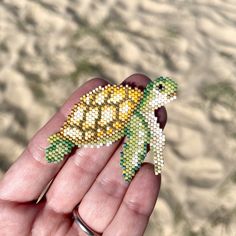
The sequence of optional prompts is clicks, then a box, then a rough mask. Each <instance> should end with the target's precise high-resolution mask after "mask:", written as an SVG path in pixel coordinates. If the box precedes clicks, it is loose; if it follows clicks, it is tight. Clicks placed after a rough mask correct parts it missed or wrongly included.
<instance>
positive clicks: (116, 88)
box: [46, 77, 177, 182]
mask: <svg viewBox="0 0 236 236" xmlns="http://www.w3.org/2000/svg"><path fill="white" fill-rule="evenodd" d="M176 91H177V84H176V83H175V82H174V81H173V80H172V79H170V78H164V77H159V78H157V79H155V80H154V81H152V82H150V83H149V84H148V85H147V87H146V88H145V89H144V91H141V90H140V89H138V88H132V87H130V86H129V85H107V86H105V87H98V88H96V89H94V90H92V91H90V92H89V93H87V94H85V95H84V96H82V97H81V98H80V101H79V103H77V104H75V105H74V107H73V108H72V110H71V113H70V115H69V116H68V117H67V120H66V121H65V123H64V125H63V126H62V127H61V129H60V131H59V132H58V133H55V134H53V135H51V136H50V137H49V143H50V146H49V147H48V148H47V149H46V159H47V161H48V162H59V161H61V160H63V158H64V156H65V155H66V154H69V153H70V152H71V151H72V149H73V147H75V146H78V147H82V146H83V147H100V146H102V145H110V144H112V143H113V142H115V141H117V140H119V139H121V138H122V137H124V136H126V137H127V140H126V142H125V143H124V145H123V150H122V152H121V159H120V165H121V168H122V173H123V176H124V179H125V180H126V181H128V182H130V181H131V180H132V178H133V177H134V175H135V173H136V172H137V171H138V169H139V168H140V167H141V164H142V163H143V161H144V158H145V156H146V153H147V145H148V144H150V149H151V151H152V152H153V159H154V166H155V174H159V173H161V169H162V166H163V164H164V160H163V149H164V145H165V136H164V134H163V132H162V129H161V128H160V126H159V123H158V120H157V118H156V117H155V115H154V110H155V109H157V108H159V107H161V106H163V105H165V104H166V103H168V102H170V101H172V100H173V99H175V98H176Z"/></svg>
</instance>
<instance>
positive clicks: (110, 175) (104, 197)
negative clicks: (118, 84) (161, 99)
mask: <svg viewBox="0 0 236 236" xmlns="http://www.w3.org/2000/svg"><path fill="white" fill-rule="evenodd" d="M149 81H150V79H149V78H147V77H146V76H144V75H140V74H135V75H133V76H131V77H129V78H128V79H127V80H126V81H125V83H131V84H133V83H134V82H135V83H136V85H142V86H143V87H145V86H146V84H147V83H148V82H149ZM121 150H122V146H120V147H119V148H118V149H117V150H116V152H115V153H114V155H113V156H112V157H111V159H110V160H109V162H108V164H107V165H106V167H105V168H104V169H103V171H102V172H101V173H100V174H99V176H98V177H97V179H96V181H95V182H94V184H93V185H92V187H91V188H90V189H89V191H88V192H87V194H86V195H85V197H84V198H83V200H82V202H81V203H80V205H79V214H80V216H81V217H82V219H83V220H84V221H85V223H86V224H88V226H90V227H91V228H92V229H94V230H95V231H97V232H103V230H104V229H105V228H106V226H107V225H108V224H109V223H110V221H111V220H112V218H113V217H114V215H115V214H116V211H117V210H118V208H119V205H120V203H121V201H122V199H123V196H124V194H125V192H126V190H127V188H128V184H127V182H125V181H124V179H123V176H122V169H121V167H120V164H119V160H120V152H121Z"/></svg>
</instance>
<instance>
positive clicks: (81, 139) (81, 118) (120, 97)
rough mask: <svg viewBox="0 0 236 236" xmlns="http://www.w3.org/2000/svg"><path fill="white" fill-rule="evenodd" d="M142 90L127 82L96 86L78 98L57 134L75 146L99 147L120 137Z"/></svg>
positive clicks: (141, 94) (140, 96)
mask: <svg viewBox="0 0 236 236" xmlns="http://www.w3.org/2000/svg"><path fill="white" fill-rule="evenodd" d="M142 96H143V92H142V91H141V90H140V89H138V88H132V87H130V86H128V85H107V86H105V87H98V88H96V89H94V90H92V91H90V92H89V93H87V94H85V95H84V96H82V97H81V98H80V101H79V103H78V104H75V105H74V107H73V108H72V110H71V113H70V115H69V116H68V118H67V120H66V121H65V123H64V125H63V127H62V128H61V130H60V132H59V133H57V135H58V136H59V137H60V138H64V139H65V138H66V139H68V140H70V141H71V142H72V143H74V144H75V145H77V146H84V145H86V146H92V147H93V146H101V145H104V144H110V143H112V142H114V141H116V140H119V139H120V138H121V137H123V136H124V128H125V125H126V124H127V122H128V121H129V120H130V117H131V116H132V114H133V112H134V110H135V108H136V107H137V105H138V104H139V102H140V99H141V98H142Z"/></svg>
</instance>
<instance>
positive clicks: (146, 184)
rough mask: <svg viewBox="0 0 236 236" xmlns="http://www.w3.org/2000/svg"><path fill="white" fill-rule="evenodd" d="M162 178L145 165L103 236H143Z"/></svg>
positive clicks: (151, 166)
mask: <svg viewBox="0 0 236 236" xmlns="http://www.w3.org/2000/svg"><path fill="white" fill-rule="evenodd" d="M160 184H161V176H160V175H157V176H155V175H154V174H153V165H152V164H144V165H143V166H142V167H141V169H140V170H139V172H138V173H137V175H136V176H135V178H134V179H133V181H132V182H131V184H130V187H129V189H128V190H127V192H126V194H125V197H124V199H123V201H122V204H121V206H120V208H119V210H118V212H117V214H116V216H115V217H114V219H113V220H112V222H111V223H110V224H109V225H108V227H107V228H106V229H105V231H104V233H103V235H104V236H109V235H122V236H129V235H135V236H142V235H143V234H144V231H145V228H146V226H147V223H148V219H149V217H150V215H151V213H152V211H153V208H154V206H155V203H156V199H157V196H158V193H159V190H160Z"/></svg>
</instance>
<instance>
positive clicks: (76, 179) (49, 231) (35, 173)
mask: <svg viewBox="0 0 236 236" xmlns="http://www.w3.org/2000/svg"><path fill="white" fill-rule="evenodd" d="M149 81H150V80H149V78H147V77H146V76H144V75H141V74H134V75H132V76H130V77H128V78H127V79H126V80H125V81H124V83H128V84H132V85H135V86H138V87H145V86H146V84H147V83H148V82H149ZM107 83H108V82H107V81H105V80H102V79H98V78H96V79H92V80H90V81H88V82H87V83H85V84H84V85H83V86H81V87H80V88H79V89H77V90H76V91H75V92H74V93H73V94H72V95H71V97H70V98H69V99H68V100H67V101H66V103H65V104H64V105H63V106H62V107H61V108H60V110H59V111H58V112H57V113H56V114H55V115H54V116H53V117H52V118H51V119H50V120H49V122H48V123H47V124H46V125H45V126H44V127H43V128H42V129H41V130H39V131H38V132H37V133H36V135H35V136H34V137H33V138H32V140H31V141H30V142H29V145H28V146H27V148H26V149H25V150H24V152H23V153H22V154H21V155H20V157H19V158H18V159H17V160H16V162H15V163H14V164H13V165H12V166H11V167H10V169H9V170H8V171H7V173H6V174H5V176H4V178H3V179H2V180H1V182H0V209H1V211H0V235H7V236H11V235H13V236H15V235H56V236H65V235H69V236H70V235H71V236H72V235H79V236H82V235H86V234H84V233H83V232H82V231H81V230H80V228H79V227H78V225H76V224H75V223H74V222H73V219H72V213H71V212H72V210H73V209H74V208H75V207H76V205H77V204H78V203H80V205H79V208H78V211H79V214H80V216H81V218H82V219H83V220H84V221H85V223H87V225H89V226H90V227H91V228H92V229H94V230H95V231H97V232H100V233H102V235H105V236H109V235H113V236H116V235H117V236H118V235H122V236H126V235H127V236H128V235H129V236H130V235H134V236H139V235H143V233H144V231H145V228H146V226H147V224H148V220H149V217H150V215H151V213H152V211H153V208H154V206H155V203H156V200H157V196H158V193H159V190H160V183H161V176H160V175H157V176H155V175H154V172H153V165H152V164H144V165H143V166H142V167H141V168H140V170H139V171H138V173H137V174H136V176H135V177H134V179H133V181H132V182H131V183H130V184H128V183H127V182H125V181H124V179H123V177H122V173H121V172H122V170H121V168H120V165H119V159H120V151H121V149H122V141H119V142H115V143H113V144H112V145H111V146H109V147H101V148H99V149H92V148H80V149H77V150H76V151H75V152H74V153H73V154H72V155H71V156H70V158H65V160H64V161H63V162H61V163H57V164H49V163H47V162H46V161H45V155H44V152H45V148H46V147H47V146H48V142H47V138H48V136H49V135H50V134H52V133H55V132H56V131H57V130H58V129H59V127H61V125H62V124H63V122H64V120H65V118H66V116H67V115H68V114H69V113H70V109H71V108H72V106H73V104H75V103H77V102H78V101H79V98H80V97H81V96H82V95H83V94H85V93H87V92H88V91H90V90H92V89H94V88H96V87H98V86H99V85H102V86H103V85H105V84H107ZM156 115H157V116H158V117H159V121H160V122H161V127H162V128H163V127H164V126H165V123H166V119H167V115H166V111H165V109H164V108H163V109H161V110H159V111H157V112H156ZM51 179H54V181H53V183H52V185H51V186H50V188H49V190H48V192H47V193H46V195H45V196H44V198H43V199H42V200H41V201H40V203H38V204H36V201H37V199H38V197H39V196H40V193H41V192H42V191H43V189H44V188H45V187H46V185H47V184H48V183H49V181H50V180H51ZM144 199H148V200H146V201H145V200H144ZM120 226H122V227H120Z"/></svg>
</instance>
